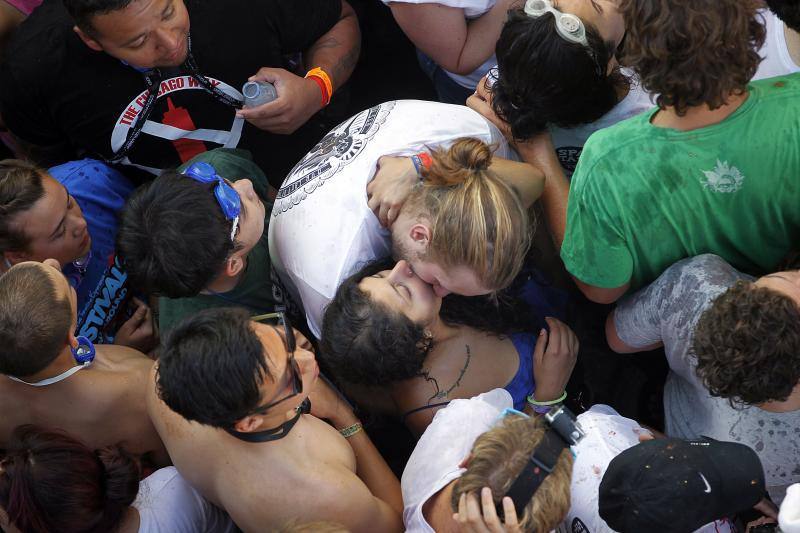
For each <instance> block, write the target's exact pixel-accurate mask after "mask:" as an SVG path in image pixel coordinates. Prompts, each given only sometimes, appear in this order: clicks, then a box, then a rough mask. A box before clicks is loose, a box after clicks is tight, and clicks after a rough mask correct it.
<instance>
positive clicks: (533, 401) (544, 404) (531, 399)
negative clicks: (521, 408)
mask: <svg viewBox="0 0 800 533" xmlns="http://www.w3.org/2000/svg"><path fill="white" fill-rule="evenodd" d="M566 399H567V391H564V393H563V394H562V395H561V396H559V397H558V398H556V399H555V400H550V401H549V402H539V401H536V398H534V397H533V394H531V395H530V396H528V403H529V404H531V405H533V406H539V407H547V406H549V405H555V404H557V403H561V402H563V401H564V400H566Z"/></svg>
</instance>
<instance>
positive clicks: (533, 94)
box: [491, 9, 627, 140]
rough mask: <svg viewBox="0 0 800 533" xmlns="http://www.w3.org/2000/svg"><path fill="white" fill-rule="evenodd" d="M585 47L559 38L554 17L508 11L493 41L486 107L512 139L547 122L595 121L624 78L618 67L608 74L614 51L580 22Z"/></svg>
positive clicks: (569, 124)
mask: <svg viewBox="0 0 800 533" xmlns="http://www.w3.org/2000/svg"><path fill="white" fill-rule="evenodd" d="M584 26H585V27H586V40H587V41H588V42H589V49H587V48H586V47H584V46H583V45H581V44H578V43H572V42H568V41H566V40H565V39H564V38H562V37H561V36H560V35H559V34H558V31H557V30H556V24H555V17H554V16H553V15H552V14H551V13H547V14H546V15H543V16H541V17H536V18H534V17H529V16H528V15H526V14H525V12H524V11H523V10H522V9H517V10H514V11H510V12H509V14H508V21H507V22H506V24H505V25H504V26H503V31H502V32H501V34H500V38H499V39H498V41H497V48H496V54H497V67H498V71H499V76H498V79H497V81H495V83H494V85H493V86H492V87H491V92H492V108H493V109H494V112H495V113H496V114H497V116H498V117H500V118H501V119H503V120H504V121H506V122H507V123H508V124H509V125H510V126H511V132H512V134H513V135H514V137H515V138H516V139H519V140H525V139H530V138H531V137H533V136H534V135H536V134H538V133H541V132H543V131H544V130H545V129H547V127H548V126H549V125H550V124H552V125H555V126H559V127H562V128H572V127H575V126H579V125H581V124H587V123H590V122H594V121H596V120H598V119H599V118H600V117H602V116H603V115H605V114H606V113H608V112H609V111H610V110H611V109H612V108H613V107H614V106H615V105H617V102H618V100H619V98H618V96H617V90H618V89H619V88H621V87H625V86H626V84H627V80H626V78H625V76H623V75H622V74H621V73H620V71H619V68H615V69H613V70H612V71H611V72H610V73H608V64H609V62H610V61H611V59H612V57H613V56H614V53H615V51H616V45H615V43H613V42H606V41H603V38H602V37H601V36H600V33H599V32H598V31H597V29H596V28H595V27H594V26H592V25H591V24H586V23H584Z"/></svg>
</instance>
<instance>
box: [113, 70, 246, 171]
mask: <svg viewBox="0 0 800 533" xmlns="http://www.w3.org/2000/svg"><path fill="white" fill-rule="evenodd" d="M208 81H209V82H211V85H212V86H214V87H217V88H218V89H219V90H221V91H222V92H223V93H225V94H227V95H228V96H230V97H232V98H235V99H237V100H242V99H243V98H244V97H243V96H242V93H240V92H239V91H238V90H236V89H234V88H233V87H231V86H230V85H228V84H227V83H225V82H223V81H220V80H217V79H214V78H208ZM187 91H201V92H200V93H197V94H205V93H206V89H205V87H203V86H202V85H200V83H199V82H198V81H197V80H196V79H195V78H193V77H192V76H187V75H183V76H176V77H173V78H168V79H165V80H162V81H161V83H160V85H159V87H158V94H157V96H156V102H155V103H154V104H153V113H152V114H151V115H150V116H149V117H148V118H147V120H146V121H145V123H144V125H143V126H142V130H141V134H140V135H141V136H140V137H139V140H138V141H137V142H140V141H141V139H143V138H145V137H148V138H151V139H163V140H164V142H167V143H171V144H172V146H173V149H174V150H175V152H176V154H177V155H178V157H179V158H180V159H179V160H180V162H182V163H185V162H186V161H188V160H190V159H191V158H192V157H194V156H195V155H197V154H198V153H202V152H205V151H206V150H208V149H210V148H219V147H223V148H236V146H237V145H238V144H239V140H240V139H241V137H242V128H243V127H244V119H243V118H239V117H237V116H236V115H235V114H234V110H233V109H232V108H230V109H229V110H226V111H225V112H224V113H222V115H223V116H224V117H225V118H224V119H223V121H224V123H223V122H221V121H219V120H218V119H211V118H210V117H207V116H203V117H201V116H193V115H192V114H191V112H190V111H189V109H188V108H187V107H186V106H185V105H183V103H182V98H184V97H185V95H188V94H190V93H187ZM148 93H149V90H144V91H142V92H141V93H139V94H138V95H137V96H136V98H134V99H133V100H131V102H130V103H129V104H128V105H127V106H126V107H125V109H123V110H122V113H120V115H119V118H117V121H116V122H115V123H114V129H113V130H112V131H111V139H110V143H111V150H112V152H116V151H117V150H119V149H120V148H122V146H123V145H124V144H125V141H126V140H127V138H128V134H129V132H130V130H131V129H132V128H133V127H134V125H135V124H136V123H137V119H138V118H139V114H140V113H141V112H142V110H143V109H144V105H145V102H147V96H148ZM191 94H193V93H191ZM194 97H196V95H195V96H194ZM190 98H191V97H190ZM209 98H210V97H209ZM164 99H165V101H166V109H165V111H164V112H163V116H162V117H161V122H158V121H157V120H156V115H157V114H158V108H159V102H160V101H163V100H164ZM162 103H163V102H162ZM218 105H223V104H218ZM195 115H198V114H197V113H195ZM200 120H205V121H212V122H214V123H213V124H212V123H211V122H208V123H205V122H200V123H197V121H200ZM226 127H228V128H229V129H222V128H226ZM205 143H210V145H206V144H205ZM131 152H132V153H133V154H135V148H134V149H132V150H131ZM129 155H130V154H129ZM130 157H132V158H133V160H131V159H129V158H128V157H125V158H124V159H123V160H122V161H121V162H122V164H126V165H132V166H135V167H137V168H140V169H142V170H146V171H147V172H150V173H151V174H156V175H157V174H159V173H161V171H162V170H163V169H160V168H153V167H149V166H146V165H140V164H137V163H136V157H135V155H130Z"/></svg>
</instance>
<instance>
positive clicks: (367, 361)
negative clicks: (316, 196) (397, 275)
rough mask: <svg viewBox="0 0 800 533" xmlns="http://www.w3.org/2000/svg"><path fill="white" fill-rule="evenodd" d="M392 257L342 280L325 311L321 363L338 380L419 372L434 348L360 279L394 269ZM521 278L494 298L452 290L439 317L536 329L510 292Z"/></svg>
mask: <svg viewBox="0 0 800 533" xmlns="http://www.w3.org/2000/svg"><path fill="white" fill-rule="evenodd" d="M394 266H395V262H394V261H393V260H391V259H385V260H379V261H374V262H372V263H369V264H367V265H366V266H364V267H363V268H362V269H361V270H359V271H358V272H356V273H355V274H353V275H352V276H350V277H349V278H347V279H346V280H344V281H343V282H342V284H341V285H340V286H339V288H338V289H337V290H336V296H335V297H334V298H333V301H331V303H330V304H329V305H328V307H327V308H326V309H325V315H324V316H323V320H322V339H321V341H320V351H319V355H318V357H319V359H320V362H321V363H322V364H324V365H326V368H330V371H331V373H333V374H334V376H335V377H336V379H337V380H341V381H343V382H345V383H350V384H357V385H387V384H390V383H395V382H397V381H401V380H404V379H410V378H413V377H416V376H420V375H422V374H421V372H422V370H423V367H422V365H423V362H424V361H425V357H426V356H427V355H428V352H430V350H431V349H432V348H433V340H432V339H431V338H430V337H428V336H426V334H425V331H424V329H425V328H424V327H423V326H422V325H420V324H417V323H415V322H412V321H411V320H410V319H409V318H407V317H406V316H405V315H404V314H402V313H398V312H396V311H393V310H391V309H389V308H387V307H386V306H384V305H383V304H381V303H378V302H375V301H373V300H372V299H371V298H370V295H369V293H367V292H364V291H363V290H361V288H360V287H359V286H358V284H359V283H360V282H361V280H362V279H364V278H366V277H368V276H372V275H375V274H377V273H378V272H381V271H383V270H391V269H392V268H394ZM522 283H524V280H522V279H521V280H515V282H514V283H512V285H511V286H510V287H508V289H506V290H504V291H501V292H500V293H498V294H497V295H496V297H494V298H493V297H489V296H475V297H467V296H459V295H455V294H451V295H449V296H447V297H446V298H444V300H442V308H441V310H440V311H439V316H440V318H441V319H442V321H443V322H444V323H446V324H448V325H450V326H455V325H464V326H468V327H471V328H474V329H477V330H480V331H485V332H488V333H491V334H495V335H507V334H511V333H516V332H522V331H537V327H542V326H541V325H539V326H537V322H536V320H535V318H534V317H533V313H532V311H531V310H530V308H528V307H527V305H526V304H525V302H524V301H523V300H522V299H521V298H519V297H516V296H515V293H516V292H517V291H519V285H520V284H522Z"/></svg>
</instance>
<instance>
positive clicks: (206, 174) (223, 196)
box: [183, 161, 242, 241]
mask: <svg viewBox="0 0 800 533" xmlns="http://www.w3.org/2000/svg"><path fill="white" fill-rule="evenodd" d="M183 175H184V176H186V177H189V178H192V179H193V180H195V181H197V182H200V183H206V184H209V183H216V185H215V186H214V196H215V197H216V199H217V203H218V204H219V207H220V209H222V214H223V215H225V218H226V219H227V220H230V221H232V226H231V241H233V240H234V238H235V237H236V230H237V229H238V227H239V214H240V213H241V211H242V199H241V198H240V197H239V193H237V192H236V190H235V189H234V188H233V187H231V186H230V185H228V183H227V182H226V181H225V180H224V179H223V178H222V177H221V176H220V175H219V174H217V170H216V169H215V168H214V166H213V165H211V164H209V163H206V162H204V161H200V162H198V163H192V164H191V165H189V167H188V168H187V169H186V170H184V171H183Z"/></svg>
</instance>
